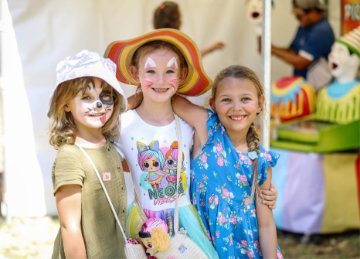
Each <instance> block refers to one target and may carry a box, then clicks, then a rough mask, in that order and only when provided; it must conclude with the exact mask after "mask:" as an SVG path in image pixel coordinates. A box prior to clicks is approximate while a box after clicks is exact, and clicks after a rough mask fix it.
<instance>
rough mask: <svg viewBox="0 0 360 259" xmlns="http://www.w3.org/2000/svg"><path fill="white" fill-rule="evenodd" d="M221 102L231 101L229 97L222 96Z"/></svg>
mask: <svg viewBox="0 0 360 259" xmlns="http://www.w3.org/2000/svg"><path fill="white" fill-rule="evenodd" d="M221 102H223V103H228V102H231V99H230V98H223V99H221Z"/></svg>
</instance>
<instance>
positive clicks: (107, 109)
mask: <svg viewBox="0 0 360 259" xmlns="http://www.w3.org/2000/svg"><path fill="white" fill-rule="evenodd" d="M104 107H105V114H104V115H103V116H101V117H100V121H101V123H103V124H105V123H106V122H107V120H108V119H109V118H110V116H111V114H112V111H113V105H106V104H105V105H104ZM109 112H111V114H110V115H109Z"/></svg>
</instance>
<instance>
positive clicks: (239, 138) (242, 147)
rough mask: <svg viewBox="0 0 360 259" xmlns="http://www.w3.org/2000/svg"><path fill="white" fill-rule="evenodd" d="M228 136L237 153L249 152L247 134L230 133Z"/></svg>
mask: <svg viewBox="0 0 360 259" xmlns="http://www.w3.org/2000/svg"><path fill="white" fill-rule="evenodd" d="M228 136H229V138H230V140H231V143H232V144H233V146H234V148H235V150H236V151H238V152H248V144H247V141H246V136H247V132H246V133H243V132H228Z"/></svg>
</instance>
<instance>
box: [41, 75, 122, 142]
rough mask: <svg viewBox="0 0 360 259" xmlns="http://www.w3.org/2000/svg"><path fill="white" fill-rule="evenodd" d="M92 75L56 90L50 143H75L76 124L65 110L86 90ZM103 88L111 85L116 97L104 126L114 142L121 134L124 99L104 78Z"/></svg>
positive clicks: (51, 103)
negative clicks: (67, 105) (120, 119)
mask: <svg viewBox="0 0 360 259" xmlns="http://www.w3.org/2000/svg"><path fill="white" fill-rule="evenodd" d="M92 80H93V78H92V77H81V78H76V79H73V80H69V81H65V82H63V83H61V84H60V85H59V86H58V87H57V88H56V89H55V91H54V93H53V95H52V98H51V101H50V109H49V112H48V117H49V118H50V132H49V143H50V145H52V146H54V147H55V149H58V148H59V147H60V146H61V145H63V144H74V143H75V138H76V125H75V122H74V118H73V116H72V115H71V113H70V112H65V105H66V104H67V102H68V101H69V100H71V99H73V98H75V96H76V95H77V94H78V93H79V92H81V91H85V90H86V88H87V86H88V85H89V83H90V82H91V81H92ZM101 85H102V88H103V89H104V88H107V87H110V88H111V89H112V93H113V98H114V108H113V113H112V115H111V117H110V119H109V120H108V121H107V122H106V123H105V125H104V126H103V127H102V133H103V135H104V136H105V138H106V139H108V140H110V141H111V142H113V141H114V140H115V139H116V138H117V137H118V135H119V127H120V121H119V115H120V112H121V109H122V108H121V107H122V102H123V99H122V97H121V95H120V94H119V93H118V92H117V91H115V90H114V89H113V88H112V87H111V86H110V85H109V84H107V83H106V82H105V81H103V80H102V84H101Z"/></svg>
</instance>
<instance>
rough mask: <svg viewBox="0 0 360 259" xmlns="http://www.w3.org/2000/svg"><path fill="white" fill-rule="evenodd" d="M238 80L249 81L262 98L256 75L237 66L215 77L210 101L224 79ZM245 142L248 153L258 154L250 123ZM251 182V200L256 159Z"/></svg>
mask: <svg viewBox="0 0 360 259" xmlns="http://www.w3.org/2000/svg"><path fill="white" fill-rule="evenodd" d="M229 77H232V78H239V79H247V80H250V81H251V82H252V83H253V84H254V86H255V88H256V92H257V95H258V98H259V100H260V98H262V97H263V96H264V88H263V86H262V84H261V83H260V80H259V78H258V76H257V75H256V73H255V72H254V71H253V70H251V69H250V68H248V67H245V66H239V65H232V66H229V67H227V68H225V69H223V70H222V71H220V73H219V74H218V75H217V76H216V78H215V80H214V83H213V86H212V93H211V99H212V100H214V99H215V97H216V92H217V88H218V86H219V84H220V83H221V82H222V80H224V79H225V78H229ZM261 108H263V107H261ZM246 142H247V146H248V152H252V151H255V152H256V154H257V155H259V153H260V137H259V134H258V133H257V131H256V128H255V124H254V123H252V124H251V126H250V128H249V131H248V133H247V135H246ZM253 173H254V177H253V182H252V186H251V198H253V196H254V193H255V189H256V188H257V182H258V159H255V160H254V162H253Z"/></svg>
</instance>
